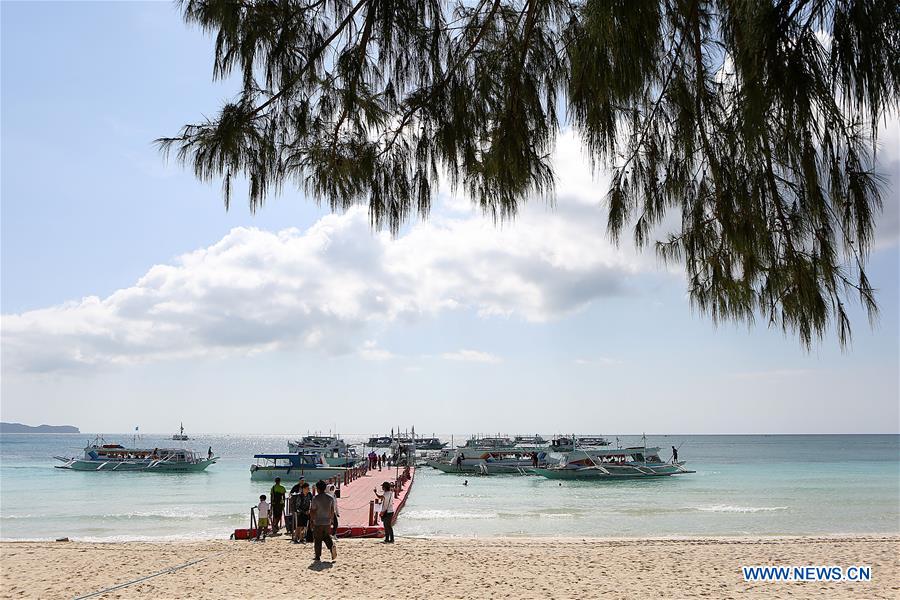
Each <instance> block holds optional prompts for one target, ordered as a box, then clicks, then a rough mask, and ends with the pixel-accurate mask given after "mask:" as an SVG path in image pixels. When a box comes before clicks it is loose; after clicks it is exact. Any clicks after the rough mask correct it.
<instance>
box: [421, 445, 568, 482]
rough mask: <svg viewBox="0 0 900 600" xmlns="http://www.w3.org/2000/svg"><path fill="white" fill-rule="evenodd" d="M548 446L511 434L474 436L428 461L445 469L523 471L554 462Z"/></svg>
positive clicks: (499, 472) (484, 472)
mask: <svg viewBox="0 0 900 600" xmlns="http://www.w3.org/2000/svg"><path fill="white" fill-rule="evenodd" d="M523 441H526V440H523ZM527 441H531V440H527ZM541 441H543V440H541ZM548 450H549V448H548V447H547V446H540V445H524V444H517V443H516V440H513V439H511V438H507V437H490V438H472V439H470V440H468V441H467V442H466V444H465V446H460V447H458V448H456V449H452V450H451V449H447V450H444V451H442V452H441V453H440V454H439V455H438V456H436V457H434V458H431V459H428V460H426V461H425V464H426V465H428V466H430V467H433V468H435V469H437V470H439V471H443V472H444V473H476V474H480V475H504V474H509V475H511V474H518V475H523V474H526V473H528V472H530V471H531V469H533V468H535V467H546V466H549V465H551V464H553V463H554V460H553V458H552V457H551V456H550V454H549V452H548Z"/></svg>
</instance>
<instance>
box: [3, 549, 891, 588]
mask: <svg viewBox="0 0 900 600" xmlns="http://www.w3.org/2000/svg"><path fill="white" fill-rule="evenodd" d="M326 556H327V553H326ZM200 559H203V560H200ZM198 560H200V562H196V563H195V564H192V565H190V566H187V567H185V568H182V569H178V570H175V571H172V572H168V573H165V574H163V575H160V576H158V577H152V578H150V579H146V580H144V581H142V582H140V583H136V584H134V585H131V586H128V587H124V588H121V589H119V590H117V591H114V592H110V593H108V594H104V595H102V596H98V597H102V598H154V599H161V598H192V599H196V598H216V599H218V598H300V597H305V598H312V597H329V598H479V599H484V598H595V597H601V596H602V597H604V598H734V597H753V598H758V597H760V598H892V599H896V598H900V536H883V537H882V536H872V537H819V538H812V537H807V538H752V539H751V538H692V539H620V540H612V539H590V538H588V539H580V538H574V539H562V538H553V539H550V538H540V539H518V538H514V539H513V538H479V539H446V538H431V539H411V538H403V539H401V538H398V540H397V543H396V544H395V545H393V546H385V545H383V544H379V543H378V542H376V541H374V540H342V541H340V542H339V555H338V559H337V561H336V562H335V563H334V564H332V563H331V562H330V561H323V562H322V563H320V564H319V565H318V566H316V565H314V564H313V563H312V548H311V546H310V545H296V546H295V545H292V544H290V543H288V542H287V541H286V540H284V539H280V538H270V539H269V540H268V541H267V542H265V543H262V544H259V543H250V542H226V541H216V542H198V543H166V544H159V543H154V544H150V543H124V544H88V543H77V542H2V543H0V565H2V570H0V576H2V581H0V596H2V597H3V598H74V597H78V596H82V595H86V594H90V593H92V592H96V591H99V590H103V589H106V588H110V587H112V586H115V585H118V584H122V583H126V582H128V581H131V580H135V579H138V578H141V577H146V576H148V575H152V574H154V573H158V572H160V571H163V570H165V569H168V568H170V567H176V566H179V565H182V564H185V563H189V562H192V561H198ZM742 565H840V566H843V567H846V566H850V565H869V566H871V567H872V581H870V582H867V583H856V582H831V583H820V582H815V583H813V582H790V583H788V582H780V583H770V582H757V583H749V582H745V581H744V580H743V578H742V575H741V572H740V567H741V566H742Z"/></svg>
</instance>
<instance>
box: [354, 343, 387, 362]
mask: <svg viewBox="0 0 900 600" xmlns="http://www.w3.org/2000/svg"><path fill="white" fill-rule="evenodd" d="M358 354H359V357H360V358H362V359H363V360H391V359H392V358H395V357H396V356H395V355H394V353H393V352H390V351H389V350H385V349H384V348H379V347H378V343H377V342H376V341H375V340H366V341H365V342H364V343H363V347H362V348H361V349H360V350H359V352H358Z"/></svg>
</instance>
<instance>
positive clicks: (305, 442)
mask: <svg viewBox="0 0 900 600" xmlns="http://www.w3.org/2000/svg"><path fill="white" fill-rule="evenodd" d="M288 452H290V453H292V454H297V453H302V454H321V455H322V457H323V458H324V459H325V462H326V463H327V464H328V466H331V467H353V466H355V465H356V464H357V463H358V462H359V461H360V460H362V458H361V457H360V456H359V455H358V454H357V453H356V448H351V447H350V446H348V445H347V444H346V442H344V440H342V439H339V438H337V437H335V436H331V435H306V436H303V437H302V438H300V439H299V440H294V441H293V442H288Z"/></svg>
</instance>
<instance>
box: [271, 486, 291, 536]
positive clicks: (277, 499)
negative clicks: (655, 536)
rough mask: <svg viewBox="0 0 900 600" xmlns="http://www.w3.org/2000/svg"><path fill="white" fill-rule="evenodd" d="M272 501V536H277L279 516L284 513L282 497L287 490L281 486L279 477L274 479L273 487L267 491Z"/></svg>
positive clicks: (279, 522)
mask: <svg viewBox="0 0 900 600" xmlns="http://www.w3.org/2000/svg"><path fill="white" fill-rule="evenodd" d="M269 493H270V497H271V499H272V534H277V533H278V529H279V528H280V527H281V515H282V513H283V512H284V496H285V495H286V494H287V490H286V489H284V486H283V485H281V477H276V478H275V485H273V486H272V489H271V490H269Z"/></svg>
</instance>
